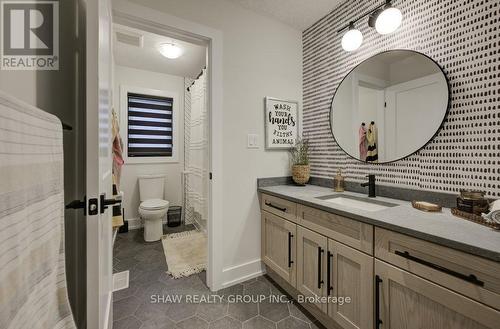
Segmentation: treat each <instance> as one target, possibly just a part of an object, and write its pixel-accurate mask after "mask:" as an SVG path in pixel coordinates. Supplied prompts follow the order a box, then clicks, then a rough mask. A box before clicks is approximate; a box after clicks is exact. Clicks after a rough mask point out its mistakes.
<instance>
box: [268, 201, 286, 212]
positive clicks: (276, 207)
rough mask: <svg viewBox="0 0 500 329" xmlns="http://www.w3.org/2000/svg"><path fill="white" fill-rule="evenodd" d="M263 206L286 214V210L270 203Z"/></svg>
mask: <svg viewBox="0 0 500 329" xmlns="http://www.w3.org/2000/svg"><path fill="white" fill-rule="evenodd" d="M265 204H266V206H268V207H271V208H274V209H278V210H279V211H283V212H286V208H281V207H278V206H275V205H273V204H272V203H271V202H266V203H265Z"/></svg>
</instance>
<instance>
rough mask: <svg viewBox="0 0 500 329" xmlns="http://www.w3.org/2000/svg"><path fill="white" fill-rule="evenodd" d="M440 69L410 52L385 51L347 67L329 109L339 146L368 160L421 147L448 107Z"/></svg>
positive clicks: (397, 156) (405, 153)
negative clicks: (350, 67) (348, 69)
mask: <svg viewBox="0 0 500 329" xmlns="http://www.w3.org/2000/svg"><path fill="white" fill-rule="evenodd" d="M450 100H451V95H450V86H449V81H448V78H447V76H446V74H445V72H444V70H443V69H442V68H441V67H440V66H439V65H438V64H437V63H436V62H435V61H434V60H433V59H432V58H430V57H429V56H427V55H425V54H422V53H420V52H417V51H414V50H404V49H396V50H388V51H384V52H381V53H378V54H376V55H374V56H372V57H370V58H368V59H366V60H364V61H363V62H361V63H360V64H358V65H357V66H356V67H355V68H353V69H352V70H351V71H350V72H349V73H348V74H347V75H346V76H345V77H344V78H343V80H342V81H341V83H340V84H339V86H338V88H337V90H336V91H335V94H334V96H333V99H332V103H331V107H330V128H331V131H332V133H333V136H334V139H335V141H336V142H337V144H338V145H339V147H340V148H341V149H342V150H343V151H344V152H345V153H346V154H348V155H349V156H350V157H352V158H354V159H356V160H359V161H362V162H368V163H381V164H383V163H390V162H395V161H398V160H401V159H404V158H406V157H408V156H410V155H412V154H414V153H416V152H418V151H419V150H421V149H422V148H423V147H425V146H426V145H427V144H428V143H429V142H430V141H431V140H432V139H433V138H434V137H435V136H436V135H437V134H438V133H439V131H440V130H441V128H442V126H443V123H444V122H445V120H446V116H447V114H448V111H449V108H450Z"/></svg>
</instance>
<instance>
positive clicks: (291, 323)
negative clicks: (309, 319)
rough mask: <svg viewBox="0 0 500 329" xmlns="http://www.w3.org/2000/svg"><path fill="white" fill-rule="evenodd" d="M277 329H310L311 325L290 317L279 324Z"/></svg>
mask: <svg viewBox="0 0 500 329" xmlns="http://www.w3.org/2000/svg"><path fill="white" fill-rule="evenodd" d="M276 327H277V329H310V327H309V324H308V323H306V322H304V321H302V320H299V319H297V318H294V317H291V316H290V317H288V318H286V319H283V320H281V321H280V322H278V324H277V326H276Z"/></svg>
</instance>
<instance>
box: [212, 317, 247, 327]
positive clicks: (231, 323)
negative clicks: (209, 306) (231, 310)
mask: <svg viewBox="0 0 500 329" xmlns="http://www.w3.org/2000/svg"><path fill="white" fill-rule="evenodd" d="M241 327H242V324H241V322H240V321H238V320H236V319H233V318H230V317H228V316H226V317H223V318H222V319H219V320H217V321H214V322H212V323H210V325H209V327H208V328H209V329H241Z"/></svg>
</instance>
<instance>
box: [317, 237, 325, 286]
mask: <svg viewBox="0 0 500 329" xmlns="http://www.w3.org/2000/svg"><path fill="white" fill-rule="evenodd" d="M324 252H325V251H324V250H323V248H321V247H318V289H321V285H322V284H323V280H322V279H321V268H322V267H323V266H321V260H322V258H323V257H322V254H323V253H324Z"/></svg>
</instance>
